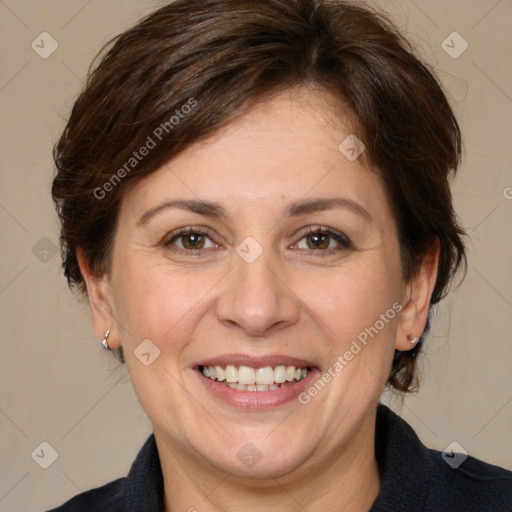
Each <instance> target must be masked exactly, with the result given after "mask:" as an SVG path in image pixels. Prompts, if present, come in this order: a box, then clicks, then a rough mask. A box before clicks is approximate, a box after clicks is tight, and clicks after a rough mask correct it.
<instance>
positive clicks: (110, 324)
mask: <svg viewBox="0 0 512 512" xmlns="http://www.w3.org/2000/svg"><path fill="white" fill-rule="evenodd" d="M76 257H77V260H78V265H79V267H80V272H81V273H82V276H83V278H84V280H85V284H86V286H87V295H88V297H89V307H90V308H91V317H92V325H93V328H94V335H95V336H96V338H97V339H98V340H100V341H101V340H103V338H104V337H105V333H106V332H107V330H110V333H109V336H108V346H109V347H110V348H111V349H115V348H118V347H119V346H120V345H121V341H120V338H119V333H118V330H117V322H116V321H115V320H114V314H113V304H112V289H111V285H110V281H109V279H108V276H106V275H103V276H101V277H99V276H97V275H95V274H94V273H93V272H92V270H91V267H90V264H89V261H88V259H87V257H86V256H85V253H84V251H83V250H82V249H81V248H78V249H77V250H76Z"/></svg>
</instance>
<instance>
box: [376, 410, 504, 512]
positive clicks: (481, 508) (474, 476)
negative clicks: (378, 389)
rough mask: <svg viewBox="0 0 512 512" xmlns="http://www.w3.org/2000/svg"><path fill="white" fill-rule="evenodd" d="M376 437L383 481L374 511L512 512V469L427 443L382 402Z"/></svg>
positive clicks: (378, 412)
mask: <svg viewBox="0 0 512 512" xmlns="http://www.w3.org/2000/svg"><path fill="white" fill-rule="evenodd" d="M375 441H376V446H375V448H376V451H375V454H376V457H377V462H378V464H379V470H380V473H381V481H382V486H381V492H380V493H379V496H378V497H377V500H376V501H375V503H374V506H373V507H372V509H371V512H387V511H389V510H393V511H394V512H402V511H404V512H419V511H429V512H430V511H436V512H453V511H462V510H464V511H475V512H476V511H478V512H512V472H511V471H508V470H506V469H504V468H501V467H498V466H494V465H492V464H488V463H486V462H483V461H481V460H478V459H476V458H474V457H471V456H467V455H466V454H459V453H453V452H450V453H449V454H448V455H447V454H446V453H444V454H443V452H441V451H439V450H434V449H430V448H427V447H426V446H425V445H423V443H422V442H421V440H420V439H419V438H418V436H417V435H416V433H415V432H414V430H413V429H412V428H411V426H410V425H408V424H407V423H406V422H405V421H404V420H403V419H402V418H400V416H398V415H397V414H396V413H394V412H393V411H391V410H390V409H389V408H388V407H386V406H384V405H382V404H380V405H379V408H378V411H377V425H376V437H375Z"/></svg>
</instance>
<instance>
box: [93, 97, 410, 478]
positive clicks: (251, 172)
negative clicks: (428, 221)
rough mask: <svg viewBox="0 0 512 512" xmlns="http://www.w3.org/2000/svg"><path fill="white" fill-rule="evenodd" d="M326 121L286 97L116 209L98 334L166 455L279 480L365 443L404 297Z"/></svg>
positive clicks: (360, 188)
mask: <svg viewBox="0 0 512 512" xmlns="http://www.w3.org/2000/svg"><path fill="white" fill-rule="evenodd" d="M197 108H201V102H200V101H199V104H198V107H197ZM335 108H337V109H338V110H337V112H339V108H338V107H337V106H335V104H334V101H333V100H332V98H331V97H330V96H328V95H327V93H319V92H318V91H312V90H308V89H295V90H290V91H287V92H285V93H281V94H279V95H278V96H276V97H275V98H274V99H272V100H270V101H267V102H265V103H260V104H258V105H257V106H256V107H254V108H253V109H252V110H251V111H250V113H248V114H247V115H245V116H243V117H242V118H240V119H239V120H237V121H235V122H233V123H231V124H230V125H229V126H228V127H227V128H226V129H224V130H222V131H220V132H218V133H217V134H216V135H215V136H214V137H212V138H210V139H209V140H208V141H206V142H201V143H198V144H196V145H193V146H191V147H190V148H189V149H187V150H186V151H185V152H183V153H181V154H180V155H179V156H178V157H176V158H175V159H173V160H172V161H170V162H169V163H168V164H167V165H165V166H163V167H162V168H161V169H159V170H157V171H156V172H154V173H153V174H151V175H150V176H148V177H147V178H146V179H144V180H143V181H141V182H139V183H138V184H137V185H136V186H135V187H134V188H133V189H131V190H130V191H129V192H128V193H127V195H126V196H125V197H124V198H123V202H122V207H121V210H120V216H119V224H118V228H117V233H116V237H115V241H114V246H113V257H112V267H111V274H110V275H109V276H108V280H107V281H106V283H107V284H104V286H105V288H103V290H104V292H105V308H104V309H103V311H106V310H108V311H109V314H111V315H112V319H113V320H111V324H110V325H108V324H103V325H102V327H104V328H105V329H104V330H106V328H109V327H110V328H111V337H110V338H109V342H110V344H111V345H114V346H116V345H117V344H119V343H122V346H123V349H124V354H125V358H126V364H127V367H128V371H129V374H130V377H131V380H132V382H133V386H134V389H135V391H136V394H137V396H138V399H139V400H140V403H141V405H142V407H143V408H144V410H145V412H146V413H147V415H148V416H149V418H150V420H151V422H152V424H153V427H154V432H155V436H156V438H157V442H158V444H159V447H160V449H161V450H162V451H167V452H169V453H172V454H173V455H174V456H182V457H187V458H188V460H194V461H196V462H197V463H199V464H203V465H205V466H206V467H211V468H217V469H220V470H222V471H225V472H229V473H231V474H235V475H239V476H244V475H245V476H251V477H262V478H263V477H268V475H269V474H271V475H272V476H274V477H279V476H283V475H286V474H288V473H289V472H292V471H295V472H300V471H304V472H306V473H307V472H308V471H309V472H310V471H312V470H314V468H315V467H317V468H320V467H324V465H325V464H326V462H328V461H329V460H330V459H333V460H334V459H335V458H336V457H338V456H339V454H340V453H342V452H343V451H347V450H354V453H356V451H357V450H358V449H361V447H362V446H365V445H368V441H369V438H370V437H371V436H373V430H372V425H373V423H372V422H373V419H374V417H373V411H374V409H375V406H376V403H377V401H378V399H379V397H380V395H381V392H382V390H383V387H384V385H385V382H386V381H387V378H388V373H389V369H390V366H391V361H392V357H393V351H394V348H395V345H396V344H397V343H398V341H397V339H398V338H400V337H401V332H402V331H401V321H402V320H401V318H402V316H403V311H402V313H400V314H399V313H398V312H399V310H400V309H401V308H402V304H403V301H404V300H406V295H407V292H406V290H407V286H406V284H405V283H404V282H403V279H402V273H401V266H400V257H399V245H398V240H397V232H396V226H395V222H394V219H393V217H392V214H391V211H390V205H389V204H388V200H387V198H386V195H385V191H384V188H383V186H382V184H381V183H380V182H379V180H378V178H377V177H376V176H375V175H374V174H372V173H371V172H370V171H369V170H368V169H367V168H365V166H364V164H363V158H361V157H360V158H357V159H355V160H353V161H351V160H350V159H349V158H347V156H346V155H348V156H350V157H351V158H352V154H351V153H352V152H351V151H350V150H348V152H347V151H346V152H345V154H344V153H343V152H342V151H341V150H340V149H339V148H338V146H339V145H340V143H341V142H342V141H343V140H344V139H345V138H346V137H347V136H348V135H350V133H351V131H350V128H349V119H348V117H345V118H343V119H342V120H341V122H340V121H339V116H338V120H337V121H335V120H334V117H333V116H331V115H330V114H329V113H330V112H333V111H334V109H335ZM182 230H185V231H186V232H185V233H183V232H182ZM98 323H99V321H96V322H95V324H96V325H97V324H98ZM98 330H100V328H98ZM417 334H420V333H417ZM402 337H403V336H402ZM363 340H364V341H363ZM401 343H403V340H402V341H401ZM337 362H338V364H336V363H337ZM203 366H210V367H217V371H216V372H215V376H216V377H220V378H223V377H224V379H227V380H231V381H235V380H236V378H237V377H238V378H239V379H240V380H242V381H244V382H254V380H255V379H256V378H257V379H258V382H267V384H259V386H263V387H259V388H256V389H257V390H256V391H249V389H254V387H251V385H249V388H247V387H246V385H243V386H242V387H240V386H238V387H239V389H237V385H236V382H232V384H233V385H234V388H232V387H230V386H229V385H228V384H226V380H224V381H223V382H219V381H217V380H212V379H211V378H209V377H206V376H205V375H204V374H203V373H202V368H203ZM241 366H242V369H241V370H240V367H241ZM291 366H294V367H295V370H296V369H297V368H302V369H307V370H308V373H307V376H306V377H305V378H304V379H302V380H300V381H298V382H297V381H296V380H295V377H296V376H300V377H303V376H304V373H305V372H304V371H303V372H300V371H299V372H296V373H294V370H293V369H290V368H289V367H291ZM218 367H220V369H221V371H220V372H219V371H218V370H219V368H218ZM233 367H234V368H233ZM276 367H281V368H277V370H276ZM283 367H284V368H283ZM299 374H300V375H299ZM322 375H323V381H322V383H321V384H318V383H317V386H316V388H315V386H314V385H315V382H317V381H318V380H319V379H320V380H322ZM329 375H330V378H329ZM212 376H213V375H210V377H212ZM290 378H293V379H294V380H292V381H289V380H286V379H290ZM245 379H247V380H245ZM266 379H269V380H266ZM283 380H285V382H286V383H287V385H284V386H283V384H284V383H283ZM276 381H277V384H274V385H269V384H268V382H276ZM253 386H256V384H254V385H253ZM276 388H277V389H276ZM267 389H268V390H267ZM311 389H314V390H315V389H316V392H315V391H314V390H313V391H311ZM370 445H371V443H370Z"/></svg>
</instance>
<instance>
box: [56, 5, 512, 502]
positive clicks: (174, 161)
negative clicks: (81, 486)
mask: <svg viewBox="0 0 512 512" xmlns="http://www.w3.org/2000/svg"><path fill="white" fill-rule="evenodd" d="M54 156H55V161H56V165H57V170H58V173H57V176H56V178H55V181H54V184H53V197H54V200H55V202H56V205H57V210H58V213H59V216H60V219H61V223H62V251H63V260H64V272H65V275H66V277H67V279H68V281H69V283H70V284H71V285H75V286H77V287H78V289H79V290H81V291H82V292H83V293H86V294H87V296H88V298H89V303H90V307H91V311H92V319H93V325H94V330H95V333H96V335H97V337H98V339H100V340H101V339H102V340H103V346H104V347H105V348H106V349H108V350H113V351H115V353H116V354H117V355H118V357H120V358H121V359H122V360H124V361H125V362H126V365H127V369H128V372H129V375H130V378H131V381H132V383H133V386H134V389H135V392H136V394H137V397H138V399H139V401H140V403H141V405H142V407H143V408H144V410H145V412H146V413H147V415H148V417H149V419H150V420H151V422H152V425H153V432H154V434H153V435H152V436H151V437H150V438H149V439H148V441H147V442H146V444H145V445H144V446H143V448H142V450H141V452H140V453H139V455H138V457H137V459H136V461H135V462H134V464H133V466H132V469H131V471H130V473H129V475H128V477H127V478H126V479H125V478H123V479H120V480H116V481H114V482H111V483H110V484H107V485H106V486H104V487H101V488H99V489H94V490H91V491H89V492H86V493H83V494H80V495H78V496H76V497H75V498H73V499H72V500H71V501H70V502H68V503H67V504H65V505H63V506H62V507H60V508H58V509H56V510H59V511H71V510H113V511H125V510H126V511H128V510H129V511H135V510H137V511H138V510H140V511H148V512H152V511H167V512H169V511H177V510H178V511H179V510H183V511H186V510H188V511H196V510H197V511H201V512H203V511H225V510H229V511H238V510H265V511H270V510H279V511H283V510H285V511H286V510H297V509H299V510H308V511H317V510H322V511H323V510H346V511H365V512H366V511H371V512H376V511H389V510H392V511H402V510H403V511H408V512H410V511H419V510H428V511H432V510H435V511H443V510H450V511H453V510H478V511H504V510H512V497H511V488H512V474H511V472H509V471H506V470H505V469H502V468H499V467H496V466H491V465H489V464H486V463H484V462H482V461H479V460H476V459H474V458H472V457H469V458H467V459H466V460H464V461H463V462H462V463H461V464H460V465H455V464H453V465H449V464H447V463H446V462H445V460H443V458H442V457H441V454H440V453H439V452H438V451H435V450H429V449H427V448H426V447H424V446H423V445H422V444H421V442H420V441H419V439H418V438H417V436H416V435H415V434H414V432H413V431H412V429H411V428H410V427H409V426H408V425H407V424H406V423H405V422H404V421H403V420H401V419H400V418H399V417H398V416H396V415H395V414H394V413H392V412H391V411H390V410H389V409H388V408H386V407H385V406H384V405H382V404H379V398H380V396H381V394H382V391H383V389H384V387H385V386H386V384H388V385H389V386H390V387H391V388H394V389H396V390H398V391H400V392H407V391H410V390H412V389H414V387H415V385H416V379H415V364H416V357H417V355H418V353H419V352H420V350H421V347H422V340H423V338H424V337H425V335H426V334H427V331H428V327H429V312H430V311H431V309H432V307H433V306H434V305H435V304H437V303H438V302H439V301H440V299H441V298H442V297H443V296H444V294H446V292H447V290H448V287H449V284H450V282H451V280H452V278H453V276H454V274H455V272H456V271H457V269H459V267H464V262H465V250H464V244H463V241H462V237H463V235H464V233H463V230H462V229H461V228H460V227H459V225H458V223H457V220H456V217H455V214H454V211H453V207H452V201H451V194H450V189H449V182H448V178H449V175H450V173H451V172H455V171H456V170H457V167H458V164H459V157H460V132H459V127H458V125H457V122H456V120H455V118H454V116H453V113H452V111H451V109H450V106H449V105H448V102H447V100H446V97H445V95H444V94H443V92H442V90H441V88H440V87H439V85H438V82H437V81H436V79H435V78H434V77H433V75H432V74H431V72H430V71H429V70H428V69H427V67H426V66H425V65H424V64H422V63H421V62H420V61H419V60H418V59H417V58H416V57H414V55H413V54H412V52H411V50H410V48H409V46H408V44H407V42H406V41H405V40H404V39H403V38H402V37H401V36H400V35H399V34H398V33H397V32H396V30H395V29H394V28H393V26H392V25H391V24H390V23H389V22H388V21H386V19H385V18H383V17H382V16H381V15H379V14H376V13H374V12H371V11H369V10H367V9H366V8H362V7H358V6H355V5H352V4H350V3H345V2H341V1H321V0H303V1H297V2H296V1H291V0H290V1H284V0H258V1H257V2H255V1H251V0H236V1H235V0H206V1H204V0H201V1H199V0H179V1H177V2H174V3H172V4H170V5H167V6H165V7H163V8H161V9H160V10H158V11H156V12H155V13H154V14H152V15H150V16H149V17H147V18H146V19H144V20H142V21H141V22H140V23H139V24H138V25H136V26H135V27H133V28H132V29H130V30H128V31H127V32H125V33H124V34H121V35H120V36H118V37H117V38H116V39H115V40H114V42H113V44H112V45H111V47H110V49H109V50H108V52H107V53H106V54H105V55H104V56H103V57H102V59H101V62H100V63H99V65H98V66H97V67H96V68H95V69H94V71H93V72H92V73H91V74H90V77H89V79H88V82H87V84H86V87H85V89H84V91H83V92H82V94H81V95H80V97H79V98H78V100H77V101H76V103H75V106H74V108H73V110H72V113H71V116H70V119H69V122H68V124H67V126H66V128H65V131H64V133H63V135H62V137H61V139H60V141H59V142H58V144H57V145H56V147H55V155H54ZM453 455H454V456H455V454H453ZM452 466H453V467H452ZM455 466H456V467H455Z"/></svg>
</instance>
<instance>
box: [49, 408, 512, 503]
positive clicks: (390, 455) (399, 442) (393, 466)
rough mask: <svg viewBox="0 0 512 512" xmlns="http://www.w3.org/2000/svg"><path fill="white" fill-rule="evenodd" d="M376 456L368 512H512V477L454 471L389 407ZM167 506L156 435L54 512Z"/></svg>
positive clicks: (471, 465) (381, 414) (468, 462)
mask: <svg viewBox="0 0 512 512" xmlns="http://www.w3.org/2000/svg"><path fill="white" fill-rule="evenodd" d="M375 455H376V459H377V463H378V466H379V471H380V475H381V490H380V493H379V495H378V496H377V499H376V500H375V502H374V503H373V505H372V507H371V509H370V510H369V511H368V512H420V511H425V512H459V511H460V512H512V471H508V470H506V469H503V468H500V467H498V466H493V465H491V464H487V463H485V462H482V461H480V460H478V459H475V458H473V457H471V456H469V457H468V458H467V459H465V460H464V462H462V464H460V465H459V466H458V467H456V468H452V467H451V465H449V464H448V463H447V462H446V461H445V460H444V459H443V458H442V457H441V452H440V451H438V450H432V449H428V448H426V447H425V446H424V445H423V444H422V443H421V441H420V440H419V438H418V436H417V435H416V434H415V432H414V430H413V429H412V428H411V427H410V426H409V425H408V424H407V423H406V422H405V421H404V420H403V419H401V418H400V417H399V416H398V415H397V414H395V413H394V412H393V411H391V409H389V408H388V407H386V406H385V405H383V404H379V406H378V409H377V423H376V436H375ZM450 455H453V453H450ZM452 465H455V464H452ZM163 500H164V486H163V477H162V469H161V466H160V459H159V457H158V451H157V447H156V442H155V437H154V435H151V436H150V437H149V438H148V440H147V441H146V442H145V444H144V446H143V447H142V449H141V450H140V452H139V454H138V455H137V458H136V459H135V461H134V462H133V464H132V467H131V469H130V472H129V473H128V476H127V477H126V478H120V479H118V480H114V481H113V482H110V483H109V484H107V485H104V486H103V487H99V488H97V489H92V490H90V491H87V492H84V493H82V494H78V495H77V496H75V497H74V498H72V499H71V500H69V501H68V502H67V503H65V504H64V505H62V506H60V507H58V508H56V509H53V510H52V511H50V512H91V511H102V512H103V511H104V512H163V510H164V504H163V503H164V501H163ZM329 512H330V511H329Z"/></svg>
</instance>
